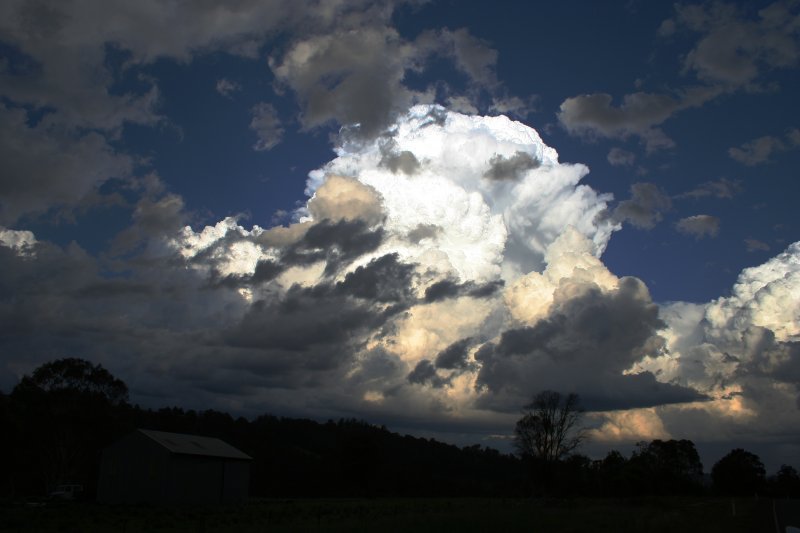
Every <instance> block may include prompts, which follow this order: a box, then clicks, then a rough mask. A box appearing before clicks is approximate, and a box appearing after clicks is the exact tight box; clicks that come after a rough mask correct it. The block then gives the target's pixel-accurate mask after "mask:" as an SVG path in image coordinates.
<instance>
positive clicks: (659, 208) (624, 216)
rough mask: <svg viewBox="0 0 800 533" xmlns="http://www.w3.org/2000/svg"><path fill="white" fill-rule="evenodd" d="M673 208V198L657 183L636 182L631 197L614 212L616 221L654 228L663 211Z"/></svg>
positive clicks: (632, 186)
mask: <svg viewBox="0 0 800 533" xmlns="http://www.w3.org/2000/svg"><path fill="white" fill-rule="evenodd" d="M671 208H672V200H671V199H670V197H669V195H667V194H666V193H665V192H664V191H663V190H662V189H661V188H660V187H659V186H658V185H656V184H655V183H634V184H633V185H631V198H630V199H629V200H623V201H622V202H620V203H619V204H617V207H616V208H615V209H614V211H613V213H612V218H613V219H614V221H615V222H628V223H630V224H632V225H634V226H636V227H637V228H641V229H652V228H653V227H655V225H656V223H657V222H660V221H661V219H662V213H663V212H664V211H669V210H670V209H671Z"/></svg>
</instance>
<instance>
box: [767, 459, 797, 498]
mask: <svg viewBox="0 0 800 533" xmlns="http://www.w3.org/2000/svg"><path fill="white" fill-rule="evenodd" d="M770 481H771V483H772V490H773V492H774V494H775V496H780V497H784V498H797V497H798V496H800V476H798V474H797V470H795V469H794V467H792V466H789V465H781V467H780V468H779V469H778V473H777V474H775V477H774V478H772V479H771V480H770Z"/></svg>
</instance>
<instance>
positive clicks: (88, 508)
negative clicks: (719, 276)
mask: <svg viewBox="0 0 800 533" xmlns="http://www.w3.org/2000/svg"><path fill="white" fill-rule="evenodd" d="M770 510H771V503H770V501H769V500H752V499H749V500H737V501H736V515H735V516H734V515H733V512H732V505H731V500H730V499H712V498H669V499H641V500H612V499H575V500H547V501H543V500H532V499H490V498H475V499H470V498H460V499H445V498H442V499H374V500H369V499H353V500H254V501H251V502H250V503H248V504H246V505H242V506H236V507H148V506H119V507H116V506H103V505H94V504H77V503H76V504H61V505H44V506H39V507H31V506H4V507H0V531H4V532H5V531H35V532H42V533H45V532H51V531H52V532H80V533H90V532H98V533H111V532H125V533H138V532H164V533H166V532H187V533H188V532H191V533H195V532H208V533H211V532H218V531H219V532H237V533H239V532H262V531H268V532H272V531H274V532H317V531H326V532H328V531H332V532H345V531H346V532H360V531H380V532H381V533H390V532H409V531H413V532H414V533H417V532H426V531H435V532H442V531H458V532H459V533H461V532H485V531H503V532H516V531H525V532H549V531H553V532H562V531H564V532H581V531H591V532H609V533H610V532H614V533H625V532H637V533H641V532H671V533H674V532H679V533H689V532H694V531H698V532H699V531H702V532H710V533H713V532H725V533H731V532H761V531H764V532H770V533H772V532H774V531H775V527H774V525H773V523H772V521H771V515H770V512H771V511H770Z"/></svg>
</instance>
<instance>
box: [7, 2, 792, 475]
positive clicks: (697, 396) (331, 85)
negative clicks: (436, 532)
mask: <svg viewBox="0 0 800 533" xmlns="http://www.w3.org/2000/svg"><path fill="white" fill-rule="evenodd" d="M0 14H2V16H1V17H0V19H2V20H3V21H4V22H2V23H0V58H2V59H0V111H1V112H2V115H3V120H2V121H1V122H0V123H2V131H0V153H1V154H2V157H3V160H4V161H5V162H6V164H5V165H4V169H3V170H2V184H3V185H2V189H0V232H2V233H0V244H2V246H0V251H2V252H3V257H2V261H3V263H4V265H5V268H4V269H3V274H0V280H1V281H2V291H0V298H2V299H0V304H1V306H0V314H2V315H3V316H4V317H5V318H4V322H5V323H6V324H7V326H6V327H4V328H3V329H2V332H1V333H0V344H1V345H2V346H3V348H2V350H1V351H0V353H1V354H2V355H0V388H2V389H3V390H9V389H10V388H11V387H13V385H14V384H15V383H16V382H17V380H18V379H19V378H20V376H21V375H22V374H24V373H26V372H30V370H31V369H33V368H35V367H36V366H37V365H38V364H41V363H42V362H45V361H47V360H51V359H53V358H56V357H61V356H78V357H86V358H89V359H92V360H95V361H97V362H101V363H102V364H104V365H105V366H107V367H108V368H109V369H111V370H112V371H113V372H114V373H115V374H117V375H119V376H120V377H122V378H123V379H124V380H125V381H126V382H128V383H129V385H131V389H132V391H133V395H134V399H135V400H137V401H141V402H143V403H145V404H153V405H161V404H163V403H165V402H172V403H176V404H182V405H188V406H209V407H216V408H222V409H228V410H231V411H236V412H240V413H244V414H248V413H250V414H252V413H257V412H263V411H264V410H267V411H272V412H278V413H279V414H288V415H293V414H296V415H303V416H316V417H322V418H324V417H327V416H334V417H335V416H353V415H355V416H359V417H364V418H367V419H369V420H371V421H374V422H376V423H387V424H388V425H392V424H394V425H395V426H397V427H403V428H409V430H411V431H414V430H416V431H432V430H433V431H437V432H438V433H437V435H444V437H443V438H445V439H448V438H449V439H450V440H456V441H459V440H463V441H467V440H469V439H473V440H480V439H484V440H486V441H487V442H488V443H494V444H496V445H502V442H503V440H504V435H505V434H507V433H508V431H510V428H511V425H510V422H509V421H513V418H514V416H515V415H514V413H516V412H517V411H518V406H520V405H522V404H523V403H524V402H525V398H526V397H529V396H530V395H531V394H533V393H535V392H536V390H537V388H539V389H541V388H562V389H564V390H566V389H570V390H572V389H575V391H576V392H578V393H579V394H581V395H582V396H583V397H584V398H585V399H586V401H587V407H588V408H589V409H590V411H592V414H591V417H590V419H591V424H592V431H594V433H595V435H594V441H595V442H597V443H600V444H599V445H598V446H599V447H600V448H602V447H605V448H608V447H611V446H615V445H617V446H623V445H624V444H625V443H630V442H633V441H635V440H639V439H640V438H655V437H675V438H693V439H695V440H697V441H698V442H705V443H706V445H707V446H709V447H713V446H716V447H717V448H720V447H724V446H725V445H727V444H728V443H731V444H732V445H741V446H745V445H750V446H751V447H754V448H757V449H758V450H760V451H761V452H762V453H764V454H765V455H766V454H769V457H771V458H772V459H771V460H772V461H773V462H775V461H779V460H780V458H785V457H789V456H791V454H792V453H795V454H796V452H797V449H796V444H794V445H790V444H789V442H791V441H792V439H793V442H795V443H796V442H797V438H796V437H797V435H795V434H792V435H789V437H787V436H786V435H785V428H786V427H787V424H789V425H792V424H793V427H799V426H798V424H797V422H798V421H799V420H800V419H799V418H798V416H800V415H798V406H799V405H800V391H798V377H797V376H798V375H800V374H798V373H797V368H799V367H798V364H800V363H798V357H799V356H800V355H799V354H800V348H798V344H797V342H798V339H800V307H798V303H797V302H798V296H799V295H800V282H799V281H798V276H800V274H798V271H799V270H800V267H798V264H800V257H799V256H798V253H800V252H798V248H797V247H793V246H792V243H794V242H795V241H797V239H798V235H800V218H798V217H797V215H796V208H795V204H796V201H795V197H796V195H795V194H794V193H795V191H796V189H797V185H796V184H795V181H796V176H795V169H796V168H797V165H798V162H799V161H800V130H799V129H798V128H800V117H798V114H797V112H796V111H795V108H796V104H795V102H794V99H795V96H794V95H796V94H798V91H800V76H798V75H797V67H798V59H799V58H800V48H798V47H799V46H800V42H799V39H798V33H799V32H800V15H798V9H797V5H796V3H793V2H788V1H787V2H781V1H776V2H738V3H737V2H700V3H695V2H687V3H678V4H672V3H667V2H658V3H654V2H642V1H627V2H607V3H602V4H601V3H598V2H589V1H585V2H580V1H574V2H559V3H538V2H537V3H524V4H521V3H519V2H507V1H498V2H491V3H484V2H468V3H465V2H456V1H454V0H450V1H438V2H437V1H430V2H417V1H410V2H402V1H399V0H398V1H388V0H387V1H385V2H369V1H361V0H354V1H342V2H334V1H329V2H326V1H319V2H286V1H281V0H274V1H265V2H256V1H252V2H251V1H245V2H240V3H237V4H235V5H234V4H213V3H210V4H203V5H202V6H198V5H191V4H187V5H183V4H181V3H170V4H163V3H159V2H140V3H137V5H136V6H132V5H128V4H125V3H116V2H92V1H89V0H86V1H81V2H74V3H72V4H69V5H67V4H62V3H58V2H46V1H41V2H39V1H35V2H34V1H19V2H16V1H12V2H6V3H5V4H4V5H3V7H2V8H0ZM414 106H416V107H414ZM420 106H421V107H420ZM501 115H505V116H507V117H509V119H510V120H506V121H504V120H499V119H490V118H488V117H497V116H501ZM426 117H427V118H426ZM511 121H518V122H519V124H516V125H515V124H514V123H513V122H511ZM523 125H524V126H523ZM551 148H552V149H555V151H557V157H556V156H555V152H552V151H551ZM256 226H257V227H256ZM748 268H749V269H750V270H745V269H748ZM615 313H618V314H615ZM546 332H547V333H546ZM545 333H546V334H545ZM559 339H561V340H559ZM565 343H566V344H565ZM567 344H569V346H567ZM326 354H327V355H326ZM331 354H333V355H331ZM442 354H445V355H442ZM447 354H449V355H447ZM440 356H441V357H440ZM437 361H439V363H437ZM448 361H449V363H448ZM454 361H455V362H454ZM776 411H779V412H780V415H775V416H771V417H765V416H763V414H764V413H775V412H776ZM411 412H413V413H415V414H414V415H413V416H411V415H409V414H408V413H411ZM754 419H759V420H762V426H758V427H755V426H753V423H752V421H753V420H754ZM747 427H750V428H751V429H750V430H749V431H744V429H743V428H747ZM709 428H713V430H712V429H709ZM743 431H744V435H745V436H744V437H742V436H741V435H742V434H743V433H742V432H743ZM734 436H737V437H736V438H740V439H744V442H734ZM717 448H714V449H717ZM709 449H710V448H709ZM795 456H796V455H795Z"/></svg>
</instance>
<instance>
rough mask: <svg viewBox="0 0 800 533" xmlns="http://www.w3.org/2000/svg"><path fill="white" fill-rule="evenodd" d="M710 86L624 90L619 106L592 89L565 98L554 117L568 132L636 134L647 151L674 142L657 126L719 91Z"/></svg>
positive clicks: (614, 135)
mask: <svg viewBox="0 0 800 533" xmlns="http://www.w3.org/2000/svg"><path fill="white" fill-rule="evenodd" d="M719 92H720V90H719V89H715V88H710V87H695V88H689V89H686V90H685V91H683V92H681V93H679V94H678V95H677V96H671V95H667V94H657V93H645V92H637V93H633V94H626V95H625V96H624V97H623V98H622V103H621V104H620V105H619V106H615V105H613V104H612V100H613V98H612V97H611V95H610V94H605V93H595V94H586V95H581V96H575V97H572V98H567V99H566V100H564V101H563V102H562V103H561V107H560V110H559V112H558V120H559V122H560V123H561V125H562V126H564V128H565V129H566V130H567V132H568V133H570V134H572V135H581V136H585V137H589V138H594V137H606V138H611V139H623V140H624V139H627V138H629V137H631V136H634V137H639V138H640V139H641V141H642V142H643V143H644V145H645V147H646V149H647V151H648V152H653V151H656V150H660V149H664V148H671V147H673V146H674V145H675V143H674V142H673V141H672V139H670V138H669V137H667V135H666V134H665V133H664V132H663V131H662V130H661V129H659V128H658V126H659V125H660V124H662V123H663V122H664V121H666V120H667V119H668V118H670V117H671V116H672V115H674V114H675V113H677V112H678V111H682V110H684V109H688V108H692V107H699V106H701V105H703V104H704V103H705V102H707V101H709V100H711V99H712V98H714V97H715V96H717V95H718V94H719Z"/></svg>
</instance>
